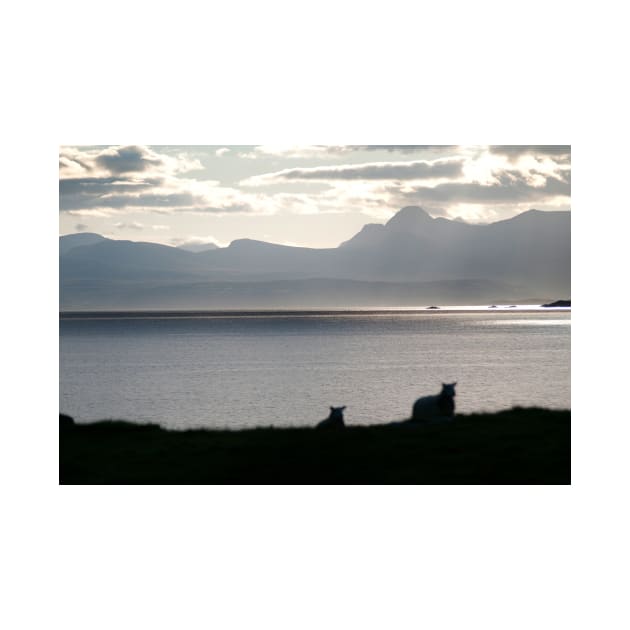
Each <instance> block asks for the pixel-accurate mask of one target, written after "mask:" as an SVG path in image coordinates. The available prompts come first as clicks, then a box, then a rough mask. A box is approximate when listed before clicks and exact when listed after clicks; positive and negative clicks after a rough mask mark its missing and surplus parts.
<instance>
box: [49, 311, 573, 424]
mask: <svg viewBox="0 0 630 630" xmlns="http://www.w3.org/2000/svg"><path fill="white" fill-rule="evenodd" d="M570 323H571V320H570V312H568V311H567V310H565V309H549V310H547V309H532V310H529V309H527V310H524V309H521V308H516V309H512V310H511V311H509V312H508V310H507V307H501V308H500V309H499V310H494V309H493V310H489V309H476V310H472V309H467V308H462V309H455V310H449V311H444V310H441V311H415V312H414V311H408V310H402V311H379V312H373V311H368V312H366V311H363V312H361V311H353V312H339V311H336V312H335V311H331V312H318V313H313V312H301V313H290V312H285V313H268V312H258V313H249V314H242V313H241V314H239V313H229V314H227V313H213V314H208V313H192V314H186V313H177V314H174V313H153V314H141V313H118V314H111V313H100V314H95V315H88V314H72V315H68V316H66V315H64V317H62V318H61V320H60V411H61V412H63V413H68V414H70V415H72V416H74V417H75V418H76V419H77V420H78V421H79V422H87V421H92V420H99V419H104V418H120V419H126V420H132V421H137V422H156V423H159V424H162V425H163V426H168V427H172V428H188V427H200V426H203V427H230V428H237V427H244V426H260V425H265V426H266V425H275V426H288V425H294V426H299V425H304V424H307V425H311V424H314V423H315V422H317V421H318V420H320V419H322V418H323V417H325V415H326V414H327V409H328V407H329V406H330V405H334V406H338V405H347V410H346V420H347V422H348V423H349V424H369V423H376V422H385V421H389V420H394V419H401V418H404V417H408V415H409V413H410V410H411V405H412V403H413V401H414V400H415V399H416V398H417V397H418V396H420V395H424V394H430V393H437V392H438V391H439V389H440V383H442V382H452V381H457V382H458V385H457V392H458V396H457V399H456V402H457V406H458V411H461V412H465V413H468V412H473V411H484V410H487V411H493V410H498V409H504V408H507V407H512V406H514V405H523V406H532V405H537V406H544V407H551V408H569V407H570V330H571V326H570Z"/></svg>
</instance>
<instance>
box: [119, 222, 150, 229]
mask: <svg viewBox="0 0 630 630" xmlns="http://www.w3.org/2000/svg"><path fill="white" fill-rule="evenodd" d="M114 227H116V228H118V229H119V230H144V225H142V223H138V222H137V221H131V222H130V223H125V222H124V221H119V222H118V223H114Z"/></svg>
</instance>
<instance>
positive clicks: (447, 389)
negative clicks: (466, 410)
mask: <svg viewBox="0 0 630 630" xmlns="http://www.w3.org/2000/svg"><path fill="white" fill-rule="evenodd" d="M455 385H457V381H455V382H454V383H442V394H443V395H445V396H455Z"/></svg>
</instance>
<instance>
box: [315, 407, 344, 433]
mask: <svg viewBox="0 0 630 630" xmlns="http://www.w3.org/2000/svg"><path fill="white" fill-rule="evenodd" d="M345 408H346V407H345V405H344V406H343V407H331V408H330V415H329V416H328V418H326V420H322V421H321V422H320V423H319V424H318V425H317V426H316V427H315V428H316V429H343V428H344V427H345V426H346V425H345V424H344V422H343V410H344V409H345Z"/></svg>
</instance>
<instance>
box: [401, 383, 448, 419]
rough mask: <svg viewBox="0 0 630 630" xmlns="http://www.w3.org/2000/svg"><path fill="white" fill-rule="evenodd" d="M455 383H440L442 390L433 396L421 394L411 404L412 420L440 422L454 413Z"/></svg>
mask: <svg viewBox="0 0 630 630" xmlns="http://www.w3.org/2000/svg"><path fill="white" fill-rule="evenodd" d="M455 385H457V382H455V383H450V384H447V383H442V391H441V392H440V393H439V394H437V395H435V396H423V397H422V398H418V400H416V402H415V403H414V404H413V411H412V414H411V421H412V422H440V421H448V420H452V419H453V416H454V415H455V400H454V399H455Z"/></svg>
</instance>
